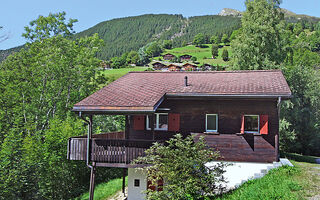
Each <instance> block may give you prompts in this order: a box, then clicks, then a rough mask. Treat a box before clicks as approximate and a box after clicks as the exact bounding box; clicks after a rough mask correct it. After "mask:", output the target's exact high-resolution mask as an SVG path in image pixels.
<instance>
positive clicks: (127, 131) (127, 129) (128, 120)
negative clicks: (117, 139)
mask: <svg viewBox="0 0 320 200" xmlns="http://www.w3.org/2000/svg"><path fill="white" fill-rule="evenodd" d="M129 117H130V116H129V115H126V124H125V130H124V135H125V137H124V138H125V139H129V131H130V130H129V127H130V119H129Z"/></svg>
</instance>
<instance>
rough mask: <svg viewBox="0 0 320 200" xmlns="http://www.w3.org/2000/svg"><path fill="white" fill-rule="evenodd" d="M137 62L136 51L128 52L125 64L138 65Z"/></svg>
mask: <svg viewBox="0 0 320 200" xmlns="http://www.w3.org/2000/svg"><path fill="white" fill-rule="evenodd" d="M138 62H139V54H138V52H136V51H130V52H129V54H128V56H127V63H130V64H138Z"/></svg>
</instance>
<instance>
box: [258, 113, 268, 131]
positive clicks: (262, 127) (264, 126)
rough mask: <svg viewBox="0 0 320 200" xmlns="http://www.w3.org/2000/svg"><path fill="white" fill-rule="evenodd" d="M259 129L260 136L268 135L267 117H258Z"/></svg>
mask: <svg viewBox="0 0 320 200" xmlns="http://www.w3.org/2000/svg"><path fill="white" fill-rule="evenodd" d="M259 121H260V124H259V127H260V134H263V135H267V134H268V115H260V116H259Z"/></svg>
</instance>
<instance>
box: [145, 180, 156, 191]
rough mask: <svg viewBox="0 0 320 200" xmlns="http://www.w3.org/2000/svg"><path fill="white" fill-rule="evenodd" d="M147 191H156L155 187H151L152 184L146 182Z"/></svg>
mask: <svg viewBox="0 0 320 200" xmlns="http://www.w3.org/2000/svg"><path fill="white" fill-rule="evenodd" d="M147 189H148V190H152V191H156V186H154V185H152V182H151V181H149V180H148V183H147Z"/></svg>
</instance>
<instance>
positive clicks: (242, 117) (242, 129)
mask: <svg viewBox="0 0 320 200" xmlns="http://www.w3.org/2000/svg"><path fill="white" fill-rule="evenodd" d="M240 133H242V134H243V133H244V115H241V128H240Z"/></svg>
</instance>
